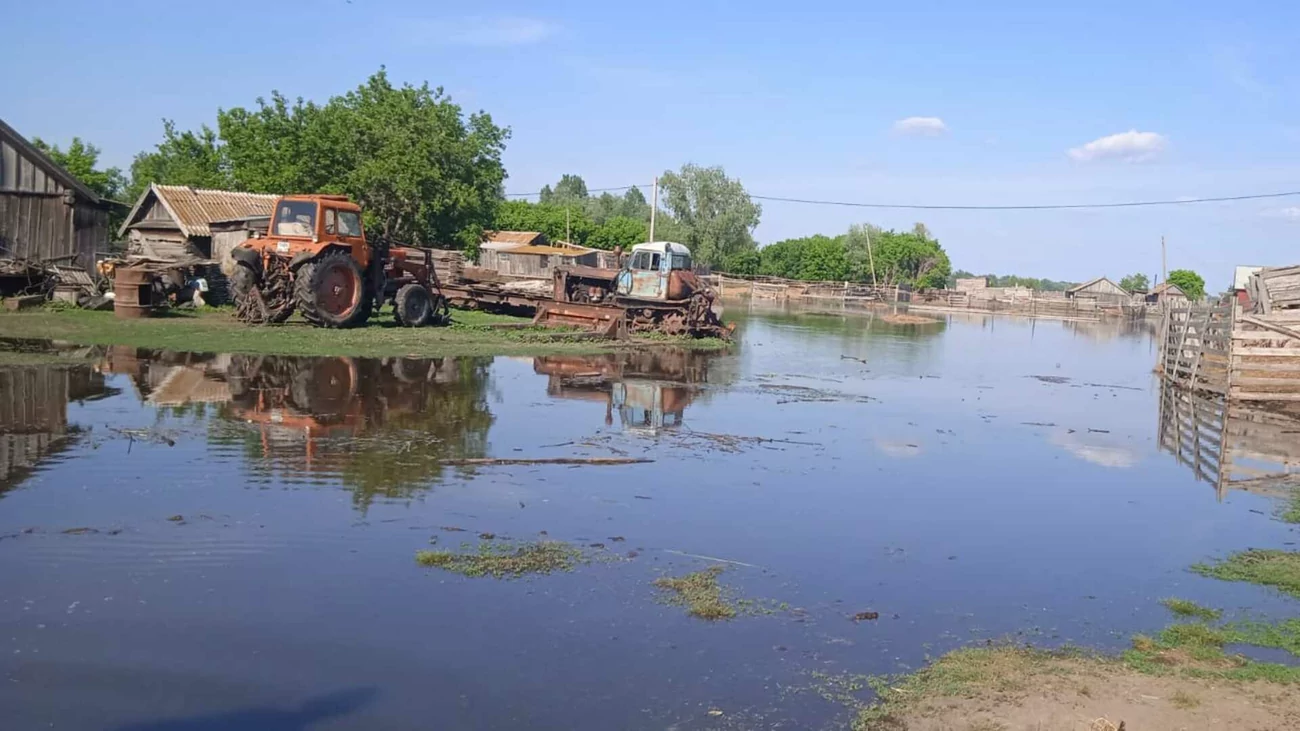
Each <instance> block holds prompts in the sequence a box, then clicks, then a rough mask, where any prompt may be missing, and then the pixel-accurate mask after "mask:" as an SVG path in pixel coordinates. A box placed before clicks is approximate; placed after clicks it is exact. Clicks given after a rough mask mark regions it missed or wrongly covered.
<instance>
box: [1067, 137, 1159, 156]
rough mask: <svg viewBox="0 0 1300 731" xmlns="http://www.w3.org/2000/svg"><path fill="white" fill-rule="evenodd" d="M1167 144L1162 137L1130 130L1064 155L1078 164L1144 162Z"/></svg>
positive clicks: (1094, 141) (1074, 149) (1077, 148)
mask: <svg viewBox="0 0 1300 731" xmlns="http://www.w3.org/2000/svg"><path fill="white" fill-rule="evenodd" d="M1168 142H1169V140H1168V139H1166V138H1165V136H1164V135H1161V134H1156V133H1155V132H1139V131H1137V130H1135V129H1131V130H1129V131H1127V132H1120V133H1119V134H1113V135H1107V136H1106V137H1101V138H1098V139H1095V140H1093V141H1092V142H1089V143H1088V144H1086V145H1084V146H1082V147H1075V148H1072V149H1070V150H1067V151H1066V154H1067V155H1069V156H1070V157H1071V158H1072V159H1074V160H1078V161H1080V162H1091V161H1093V160H1120V161H1122V162H1145V161H1147V160H1151V159H1152V158H1154V157H1156V156H1157V155H1159V154H1160V153H1161V152H1163V151H1164V149H1165V145H1166V144H1167V143H1168Z"/></svg>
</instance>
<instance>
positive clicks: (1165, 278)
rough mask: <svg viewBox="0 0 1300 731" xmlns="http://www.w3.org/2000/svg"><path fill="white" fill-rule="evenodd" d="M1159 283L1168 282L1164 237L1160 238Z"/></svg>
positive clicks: (1167, 263)
mask: <svg viewBox="0 0 1300 731" xmlns="http://www.w3.org/2000/svg"><path fill="white" fill-rule="evenodd" d="M1160 281H1161V282H1168V281H1169V262H1168V258H1167V257H1166V255H1165V237H1164V236H1161V237H1160Z"/></svg>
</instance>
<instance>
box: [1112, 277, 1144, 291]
mask: <svg viewBox="0 0 1300 731" xmlns="http://www.w3.org/2000/svg"><path fill="white" fill-rule="evenodd" d="M1119 286H1120V289H1123V290H1125V291H1128V292H1145V291H1147V289H1148V288H1149V287H1150V280H1148V279H1147V275H1145V274H1130V275H1128V276H1127V277H1124V278H1123V279H1121V280H1119Z"/></svg>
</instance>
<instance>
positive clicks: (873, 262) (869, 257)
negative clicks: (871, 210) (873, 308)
mask: <svg viewBox="0 0 1300 731" xmlns="http://www.w3.org/2000/svg"><path fill="white" fill-rule="evenodd" d="M862 233H864V234H866V236H867V261H869V262H871V286H872V288H875V287H879V286H880V284H879V283H878V282H877V281H876V255H875V254H873V253H871V227H870V226H868V225H867V224H865V223H864V224H862ZM894 301H895V302H897V301H898V300H897V299H895V300H894Z"/></svg>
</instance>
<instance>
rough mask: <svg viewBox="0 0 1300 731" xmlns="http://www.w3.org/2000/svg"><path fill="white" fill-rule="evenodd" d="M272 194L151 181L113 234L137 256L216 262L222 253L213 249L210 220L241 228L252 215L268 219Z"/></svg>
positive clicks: (253, 218) (252, 221)
mask: <svg viewBox="0 0 1300 731" xmlns="http://www.w3.org/2000/svg"><path fill="white" fill-rule="evenodd" d="M275 199H276V196H274V195H269V194H265V193H236V192H233V191H228V190H203V189H199V188H190V187H187V186H184V185H157V184H154V185H150V186H149V189H148V190H146V191H145V192H144V193H142V194H141V195H140V200H138V201H136V202H135V206H134V207H133V208H132V209H131V212H130V213H129V214H127V217H126V220H125V221H124V222H123V223H122V228H121V229H120V230H119V231H118V235H119V236H123V237H126V238H127V241H128V242H129V247H128V252H129V253H131V254H135V255H138V256H147V257H149V258H151V259H158V260H161V261H169V262H171V261H174V262H187V263H188V262H195V261H215V260H219V259H220V258H221V256H222V254H223V253H225V252H222V251H216V250H214V247H213V237H214V232H213V229H212V224H214V223H217V222H222V223H224V224H226V225H227V226H229V227H230V228H231V229H232V230H236V231H237V230H239V229H240V227H241V226H242V227H243V229H245V230H246V229H248V227H249V226H250V225H256V222H257V219H269V218H270V216H271V208H272V207H274V205H275ZM219 228H226V227H225V226H221V227H219ZM235 238H237V237H235ZM244 238H247V236H244ZM240 240H242V239H240Z"/></svg>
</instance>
